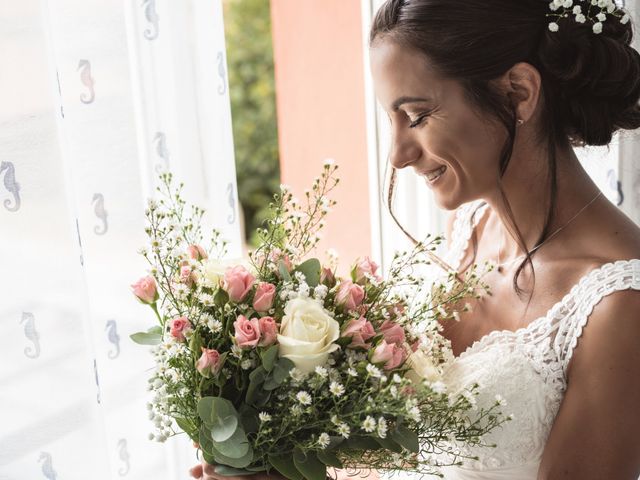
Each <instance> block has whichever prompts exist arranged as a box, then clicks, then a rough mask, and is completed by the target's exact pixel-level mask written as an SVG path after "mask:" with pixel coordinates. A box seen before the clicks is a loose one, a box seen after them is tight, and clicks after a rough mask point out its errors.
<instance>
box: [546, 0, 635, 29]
mask: <svg viewBox="0 0 640 480" xmlns="http://www.w3.org/2000/svg"><path fill="white" fill-rule="evenodd" d="M549 10H551V11H552V12H553V13H547V17H552V18H554V21H553V22H550V23H549V30H551V31H552V32H557V31H558V30H559V29H560V27H559V25H558V21H559V20H560V19H561V18H568V17H570V16H573V19H574V20H575V21H576V22H578V23H586V22H587V21H589V22H592V23H593V25H592V30H593V33H595V34H598V33H602V24H603V23H604V22H605V21H606V20H607V18H609V17H615V18H618V19H619V20H620V23H622V24H625V23H627V22H628V21H629V19H630V18H629V14H628V13H625V12H624V11H622V10H621V9H619V8H618V7H617V6H616V3H615V1H614V0H575V1H574V0H552V1H551V3H549Z"/></svg>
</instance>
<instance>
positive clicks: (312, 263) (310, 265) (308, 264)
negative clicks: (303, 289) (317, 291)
mask: <svg viewBox="0 0 640 480" xmlns="http://www.w3.org/2000/svg"><path fill="white" fill-rule="evenodd" d="M296 270H297V271H298V272H301V273H302V274H303V275H304V277H305V279H306V281H307V284H308V285H309V286H310V287H315V286H317V285H318V284H319V283H320V272H321V270H322V266H321V265H320V260H318V259H317V258H310V259H308V260H306V261H304V262H302V263H301V264H300V265H298V266H297V267H296Z"/></svg>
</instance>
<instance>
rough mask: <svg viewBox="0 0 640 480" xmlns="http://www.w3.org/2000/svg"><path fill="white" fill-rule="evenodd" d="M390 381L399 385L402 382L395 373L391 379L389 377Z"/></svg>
mask: <svg viewBox="0 0 640 480" xmlns="http://www.w3.org/2000/svg"><path fill="white" fill-rule="evenodd" d="M391 381H392V382H393V383H401V382H402V378H401V377H400V375H398V374H397V373H394V374H393V377H391Z"/></svg>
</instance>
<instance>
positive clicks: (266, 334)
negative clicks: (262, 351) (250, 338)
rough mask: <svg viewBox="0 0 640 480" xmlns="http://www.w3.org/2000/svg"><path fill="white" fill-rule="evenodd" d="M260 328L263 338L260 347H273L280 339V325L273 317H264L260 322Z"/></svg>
mask: <svg viewBox="0 0 640 480" xmlns="http://www.w3.org/2000/svg"><path fill="white" fill-rule="evenodd" d="M258 325H259V327H260V333H261V335H262V338H261V339H260V342H259V343H258V345H260V346H261V347H268V346H269V345H273V344H274V343H275V341H276V338H278V324H277V323H276V321H275V320H274V319H273V318H272V317H262V318H260V319H259V320H258Z"/></svg>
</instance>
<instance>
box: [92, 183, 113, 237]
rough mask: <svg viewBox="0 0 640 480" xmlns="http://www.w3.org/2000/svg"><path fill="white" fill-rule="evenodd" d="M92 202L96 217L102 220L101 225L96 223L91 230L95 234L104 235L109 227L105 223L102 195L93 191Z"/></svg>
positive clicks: (105, 212)
mask: <svg viewBox="0 0 640 480" xmlns="http://www.w3.org/2000/svg"><path fill="white" fill-rule="evenodd" d="M92 203H93V211H94V212H95V214H96V217H98V218H99V219H100V220H102V225H96V226H95V227H93V231H94V232H95V234H96V235H104V234H105V233H107V230H108V229H109V225H108V224H107V211H106V210H105V209H104V195H102V194H101V193H94V194H93V200H92Z"/></svg>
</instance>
